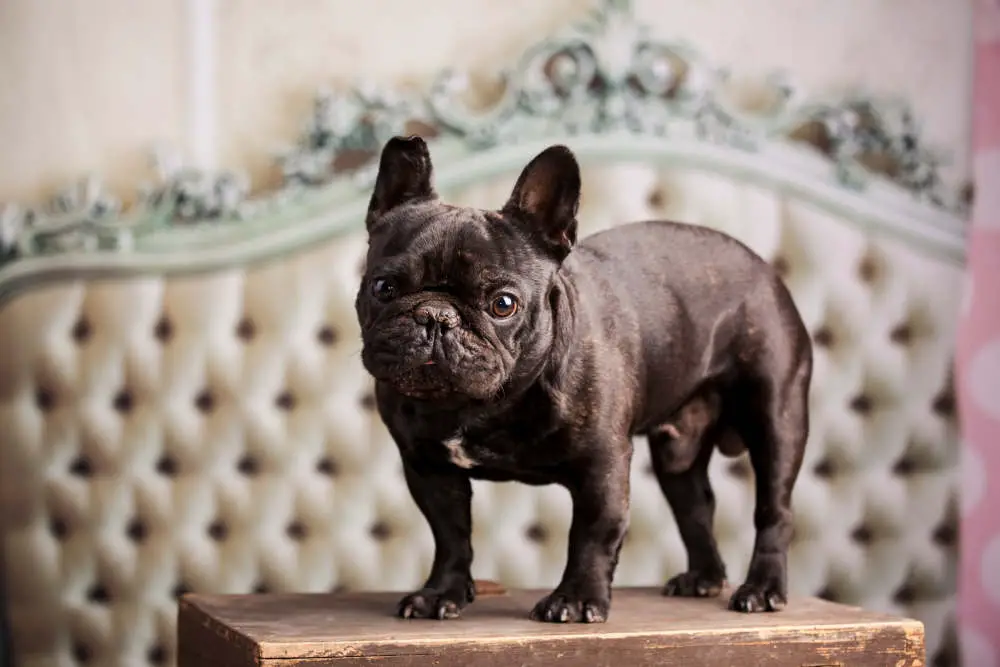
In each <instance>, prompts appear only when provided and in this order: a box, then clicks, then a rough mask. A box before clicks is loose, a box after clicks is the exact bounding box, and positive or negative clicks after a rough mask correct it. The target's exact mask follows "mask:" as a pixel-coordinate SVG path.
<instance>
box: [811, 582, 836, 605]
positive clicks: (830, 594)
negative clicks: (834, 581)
mask: <svg viewBox="0 0 1000 667" xmlns="http://www.w3.org/2000/svg"><path fill="white" fill-rule="evenodd" d="M816 597H818V598H819V599H820V600H826V601H827V602H837V599H838V596H837V594H836V593H835V592H834V591H833V589H832V588H830V587H829V586H824V587H823V588H822V589H820V590H819V591H817V592H816Z"/></svg>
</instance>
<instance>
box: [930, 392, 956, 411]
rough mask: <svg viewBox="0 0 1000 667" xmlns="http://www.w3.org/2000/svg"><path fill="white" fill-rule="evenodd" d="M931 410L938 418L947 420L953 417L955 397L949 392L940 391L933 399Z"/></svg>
mask: <svg viewBox="0 0 1000 667" xmlns="http://www.w3.org/2000/svg"><path fill="white" fill-rule="evenodd" d="M931 409H933V410H934V414H936V415H938V416H939V417H944V418H949V417H953V416H955V395H954V394H953V393H952V392H951V390H947V389H946V390H945V391H942V392H941V393H940V394H938V395H937V396H936V397H935V398H934V403H933V404H932V405H931Z"/></svg>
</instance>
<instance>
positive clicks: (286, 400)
mask: <svg viewBox="0 0 1000 667" xmlns="http://www.w3.org/2000/svg"><path fill="white" fill-rule="evenodd" d="M274 404H275V405H277V406H278V408H280V409H281V410H284V411H286V412H288V411H289V410H292V409H294V408H295V395H294V394H292V392H290V391H288V390H287V389H286V390H285V391H283V392H281V393H280V394H278V397H277V398H276V399H274Z"/></svg>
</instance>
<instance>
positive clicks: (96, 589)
mask: <svg viewBox="0 0 1000 667" xmlns="http://www.w3.org/2000/svg"><path fill="white" fill-rule="evenodd" d="M87 600H89V601H90V602H93V603H94V604H108V603H109V602H111V594H110V593H109V592H108V589H107V588H106V587H105V586H104V584H100V583H97V584H94V585H93V586H91V587H90V589H89V590H88V591H87Z"/></svg>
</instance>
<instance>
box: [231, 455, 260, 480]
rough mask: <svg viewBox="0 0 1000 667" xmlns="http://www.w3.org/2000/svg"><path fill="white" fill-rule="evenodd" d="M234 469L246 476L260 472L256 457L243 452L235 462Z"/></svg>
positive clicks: (252, 475)
mask: <svg viewBox="0 0 1000 667" xmlns="http://www.w3.org/2000/svg"><path fill="white" fill-rule="evenodd" d="M236 469H237V470H239V471H240V472H241V473H243V474H244V475H246V476H247V477H254V476H256V475H257V473H259V472H260V465H259V464H258V463H257V459H255V458H254V457H252V456H250V455H249V454H244V455H243V456H242V457H241V458H240V460H239V462H238V463H237V464H236Z"/></svg>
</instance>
